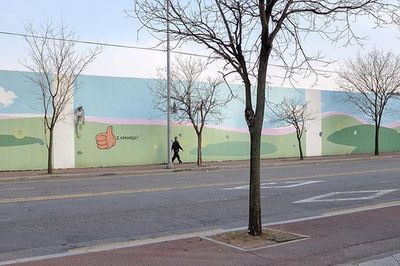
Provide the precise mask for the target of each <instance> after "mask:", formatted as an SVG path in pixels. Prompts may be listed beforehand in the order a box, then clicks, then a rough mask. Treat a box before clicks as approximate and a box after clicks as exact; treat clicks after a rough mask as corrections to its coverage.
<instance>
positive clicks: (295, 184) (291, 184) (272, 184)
mask: <svg viewBox="0 0 400 266" xmlns="http://www.w3.org/2000/svg"><path fill="white" fill-rule="evenodd" d="M321 182H324V181H317V180H315V181H286V182H270V183H261V186H260V188H261V189H263V188H264V189H266V188H293V187H300V186H307V185H311V184H315V183H321ZM240 189H249V186H248V185H246V186H238V187H230V188H223V189H222V190H240Z"/></svg>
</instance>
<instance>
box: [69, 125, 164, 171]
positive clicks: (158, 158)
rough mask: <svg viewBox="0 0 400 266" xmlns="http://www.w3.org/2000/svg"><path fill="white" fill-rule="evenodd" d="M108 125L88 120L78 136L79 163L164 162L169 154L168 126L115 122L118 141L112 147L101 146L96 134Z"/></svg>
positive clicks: (127, 163)
mask: <svg viewBox="0 0 400 266" xmlns="http://www.w3.org/2000/svg"><path fill="white" fill-rule="evenodd" d="M108 126H109V125H107V124H100V123H90V122H87V123H85V125H83V126H82V130H80V131H79V132H80V138H77V137H75V160H76V166H77V167H94V166H116V165H131V164H138V165H140V164H157V163H163V162H164V160H165V158H164V154H166V147H165V145H164V143H165V142H166V137H164V136H165V134H166V133H165V132H166V130H165V126H135V125H113V134H114V135H115V136H116V138H117V141H116V144H115V146H114V147H111V148H110V149H103V150H101V149H98V148H97V144H96V135H97V134H98V133H103V132H106V129H107V127H108Z"/></svg>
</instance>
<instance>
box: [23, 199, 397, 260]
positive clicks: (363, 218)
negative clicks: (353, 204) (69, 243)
mask: <svg viewBox="0 0 400 266" xmlns="http://www.w3.org/2000/svg"><path fill="white" fill-rule="evenodd" d="M399 217H400V206H395V207H388V208H380V209H375V210H368V211H361V212H356V213H349V214H343V215H337V216H332V217H326V218H318V219H313V220H307V221H298V222H292V223H287V224H277V225H272V226H268V227H269V228H273V229H277V230H283V231H288V232H292V233H297V234H302V235H307V236H309V238H307V239H305V240H302V241H297V242H289V243H286V244H279V245H276V246H269V247H266V248H264V249H257V250H252V251H247V252H246V251H243V250H240V249H236V248H233V247H230V246H227V245H222V244H219V243H216V242H214V241H209V240H207V239H205V238H201V237H191V238H185V239H177V240H172V241H165V242H160V243H155V244H149V245H143V246H136V247H128V248H120V249H114V250H112V249H111V250H107V251H99V252H92V253H86V254H80V255H75V256H63V257H60V258H52V259H48V260H41V261H32V262H26V263H20V264H18V265H25V266H28V265H29V266H36V265H163V266H169V265H215V266H218V265H336V264H346V265H357V264H360V263H364V261H363V260H364V258H371V257H373V256H375V257H376V256H379V255H380V254H397V253H399V249H400V222H399ZM396 256H398V255H396ZM391 258H395V257H394V256H389V258H387V256H385V258H383V259H382V260H380V259H379V260H376V261H378V262H382V263H392V262H393V260H392V259H391ZM352 262H356V263H352ZM369 263H375V261H371V262H369ZM363 265H364V264H363ZM366 265H368V264H366ZM372 265H373V264H372ZM380 265H382V264H380ZM389 265H390V264H389ZM395 265H396V264H395Z"/></svg>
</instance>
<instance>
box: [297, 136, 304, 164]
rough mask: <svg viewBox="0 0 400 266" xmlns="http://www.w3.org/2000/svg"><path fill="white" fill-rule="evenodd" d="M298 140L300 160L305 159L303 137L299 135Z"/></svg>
mask: <svg viewBox="0 0 400 266" xmlns="http://www.w3.org/2000/svg"><path fill="white" fill-rule="evenodd" d="M297 142H298V143H299V153H300V160H303V159H304V156H303V149H302V147H301V138H299V137H297Z"/></svg>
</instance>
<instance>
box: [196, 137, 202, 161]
mask: <svg viewBox="0 0 400 266" xmlns="http://www.w3.org/2000/svg"><path fill="white" fill-rule="evenodd" d="M201 135H202V134H201V132H199V133H197V165H198V166H200V165H201V164H202V163H203V158H202V156H201V139H202V136H201Z"/></svg>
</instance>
